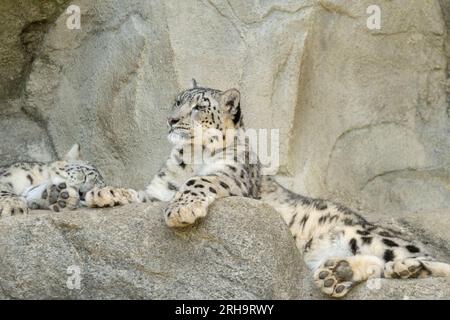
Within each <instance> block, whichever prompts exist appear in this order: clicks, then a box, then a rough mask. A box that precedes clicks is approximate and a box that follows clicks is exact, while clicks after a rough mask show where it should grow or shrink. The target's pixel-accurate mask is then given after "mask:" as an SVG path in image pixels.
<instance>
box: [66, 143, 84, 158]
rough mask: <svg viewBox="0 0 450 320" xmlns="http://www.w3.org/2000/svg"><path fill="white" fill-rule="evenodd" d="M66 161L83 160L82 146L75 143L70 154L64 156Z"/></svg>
mask: <svg viewBox="0 0 450 320" xmlns="http://www.w3.org/2000/svg"><path fill="white" fill-rule="evenodd" d="M64 160H67V161H74V160H81V150H80V145H79V144H78V143H75V144H74V145H73V146H72V148H70V150H69V152H67V153H66V155H65V156H64Z"/></svg>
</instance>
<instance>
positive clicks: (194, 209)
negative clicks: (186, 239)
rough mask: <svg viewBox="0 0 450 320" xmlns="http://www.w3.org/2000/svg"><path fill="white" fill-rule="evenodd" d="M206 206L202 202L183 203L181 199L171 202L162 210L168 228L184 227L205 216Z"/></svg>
mask: <svg viewBox="0 0 450 320" xmlns="http://www.w3.org/2000/svg"><path fill="white" fill-rule="evenodd" d="M207 210H208V208H207V206H206V204H205V203H204V202H203V201H195V200H194V201H192V202H184V201H183V200H181V199H178V200H175V201H172V202H171V203H170V204H169V206H168V207H167V208H166V209H165V210H164V216H165V220H166V223H167V225H168V226H169V227H173V228H177V227H186V226H189V225H191V224H193V223H194V222H195V221H196V220H197V219H198V218H201V217H204V216H206V213H207Z"/></svg>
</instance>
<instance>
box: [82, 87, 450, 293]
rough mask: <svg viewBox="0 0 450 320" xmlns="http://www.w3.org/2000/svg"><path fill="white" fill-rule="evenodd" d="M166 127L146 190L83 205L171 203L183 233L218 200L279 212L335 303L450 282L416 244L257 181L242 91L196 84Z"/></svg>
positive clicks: (96, 197) (102, 195)
mask: <svg viewBox="0 0 450 320" xmlns="http://www.w3.org/2000/svg"><path fill="white" fill-rule="evenodd" d="M168 125H169V140H170V141H171V142H172V144H173V149H172V151H171V154H170V156H169V158H168V160H167V162H166V164H165V166H164V167H163V168H162V169H161V170H160V171H159V173H158V174H157V175H156V176H155V177H154V178H153V180H152V182H151V183H150V185H149V186H148V187H147V188H146V190H145V191H135V190H132V189H117V188H112V187H105V188H96V189H94V190H92V191H91V192H89V193H88V194H87V195H86V203H87V205H88V206H91V207H105V206H114V205H118V204H125V203H129V202H145V201H169V205H168V206H167V208H166V209H165V212H164V215H165V219H166V222H167V224H168V226H170V227H184V226H187V225H190V224H193V223H194V222H195V221H196V220H197V219H199V218H202V217H205V216H206V214H207V212H208V207H209V205H210V204H211V203H212V202H213V201H215V200H216V199H219V198H223V197H229V196H243V197H250V198H255V199H261V200H262V201H264V202H266V203H268V204H270V205H271V206H272V207H274V208H275V209H276V210H277V211H278V212H280V214H281V215H282V217H283V219H284V221H285V222H286V224H287V225H288V227H289V229H290V231H291V232H292V235H293V236H294V238H295V241H296V245H297V247H298V249H299V250H300V252H301V253H302V255H303V258H304V260H305V262H306V264H307V265H308V266H309V267H310V269H311V270H312V272H313V274H314V281H315V282H316V284H317V286H318V287H319V288H320V289H321V290H322V291H323V292H324V293H325V294H327V295H330V296H332V297H342V296H344V295H345V294H346V293H347V292H348V291H349V290H350V289H351V288H352V287H353V286H355V285H356V284H357V283H360V282H362V281H365V280H367V279H369V278H376V277H387V278H421V277H428V276H450V265H448V264H446V263H442V262H437V261H435V260H434V259H433V258H432V257H430V256H429V254H428V253H426V251H425V249H424V248H423V247H422V246H421V245H420V244H418V243H414V242H412V241H409V240H406V239H405V238H404V236H403V235H401V234H399V233H397V232H394V231H392V230H389V229H386V228H383V227H381V226H377V225H374V224H372V223H370V222H368V221H366V220H365V219H364V218H363V217H361V216H360V215H358V214H357V213H355V212H353V211H351V210H349V209H348V208H345V207H342V206H340V205H337V204H335V203H332V202H329V201H324V200H320V199H312V198H308V197H304V196H301V195H298V194H295V193H293V192H291V191H289V190H286V189H285V188H283V187H282V186H281V185H279V184H278V183H277V182H276V181H275V180H274V179H273V178H271V177H268V176H263V175H261V171H260V165H259V162H258V161H256V162H252V161H250V160H251V159H252V156H253V154H252V153H251V152H250V150H249V145H248V141H247V139H245V134H244V124H243V119H242V112H241V106H240V93H239V91H237V90H235V89H231V90H227V91H225V92H222V91H219V90H215V89H210V88H201V87H197V86H196V84H195V82H194V86H193V88H191V89H188V90H185V91H183V92H181V93H180V94H179V95H178V96H177V98H176V101H175V103H174V105H173V108H172V112H171V114H170V117H169V119H168ZM198 132H202V133H203V134H202V135H200V136H199V135H198V134H197V133H198ZM205 133H206V134H205ZM194 149H195V150H200V152H197V153H196V152H193V150H194Z"/></svg>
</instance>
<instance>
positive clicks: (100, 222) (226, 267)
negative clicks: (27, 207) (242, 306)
mask: <svg viewBox="0 0 450 320" xmlns="http://www.w3.org/2000/svg"><path fill="white" fill-rule="evenodd" d="M0 256H1V257H2V258H1V259H0V298H3V299H5V298H7V299H47V298H58V299H67V298H73V299H298V298H301V297H304V296H308V294H309V293H308V292H304V291H303V290H302V286H305V284H303V282H305V280H303V278H302V277H303V274H304V272H305V270H303V264H302V263H301V259H300V257H299V254H298V252H297V250H296V248H295V245H294V241H293V239H292V237H291V235H290V234H289V231H288V229H287V227H286V226H285V224H284V222H283V221H282V219H281V217H280V216H279V215H278V214H277V213H276V212H274V211H273V210H272V209H271V208H269V207H267V206H265V205H263V204H261V203H260V202H259V201H256V200H250V199H240V198H228V199H224V200H221V201H218V202H217V203H216V204H214V206H213V207H212V208H211V211H210V214H209V215H208V217H207V219H205V220H204V221H203V222H200V223H199V224H197V225H196V226H194V227H192V228H189V229H188V230H182V231H180V230H178V231H174V230H171V229H169V228H167V227H166V226H165V223H164V221H163V217H162V205H145V204H142V205H129V206H124V207H119V208H113V209H102V210H101V209H98V210H80V211H73V212H66V213H61V214H56V213H48V212H35V213H33V214H31V215H28V216H20V217H12V218H4V219H1V220H0ZM69 267H71V268H75V269H70V270H77V269H76V268H79V270H80V271H81V278H82V279H81V284H80V285H81V287H80V288H81V290H77V289H73V290H71V289H69V288H68V286H67V281H68V279H69V280H70V279H72V278H71V273H70V274H67V270H68V268H69ZM70 270H69V271H70ZM71 272H72V271H71ZM308 281H309V280H308ZM70 283H72V284H73V283H76V282H70ZM306 285H308V284H306ZM72 288H73V287H72Z"/></svg>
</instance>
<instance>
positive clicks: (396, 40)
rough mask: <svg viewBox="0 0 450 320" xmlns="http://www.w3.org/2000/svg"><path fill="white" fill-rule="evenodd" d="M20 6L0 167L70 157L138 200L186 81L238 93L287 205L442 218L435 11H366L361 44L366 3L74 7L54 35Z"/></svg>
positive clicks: (444, 105)
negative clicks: (75, 153)
mask: <svg viewBox="0 0 450 320" xmlns="http://www.w3.org/2000/svg"><path fill="white" fill-rule="evenodd" d="M13 2H14V3H15V1H6V2H4V3H5V4H9V5H10V6H11V3H13ZM22 2H23V3H26V1H21V3H22ZM29 2H30V3H31V2H32V3H33V4H34V6H28V7H27V10H29V11H30V12H32V13H29V14H28V13H27V12H28V11H26V10H24V13H23V14H24V16H26V17H28V18H27V19H25V18H23V19H22V20H24V19H25V20H26V22H24V21H25V20H24V21H22V22H21V23H16V22H14V24H13V22H11V21H10V20H11V19H12V18H11V15H8V17H9V18H8V19H9V20H8V21H9V22H7V23H6V28H5V30H6V31H4V33H3V34H2V36H3V38H5V34H6V35H7V36H8V35H15V37H16V38H17V37H19V38H20V36H17V35H18V34H19V35H20V34H21V33H23V30H30V29H29V28H28V29H26V28H27V25H28V24H29V23H30V22H29V21H31V22H32V21H41V20H42V19H43V18H42V17H41V16H39V15H38V13H39V14H41V15H45V17H46V18H45V19H46V21H47V24H46V26H48V28H47V29H46V28H43V27H40V28H37V27H36V28H37V30H35V29H36V28H34V29H33V30H34V31H33V32H32V33H31V34H34V35H35V36H34V37H32V39H34V40H33V41H32V42H31V43H32V45H31V46H29V47H30V48H32V49H30V50H32V57H33V58H29V57H28V56H26V57H28V58H23V59H21V60H20V61H16V60H11V63H9V64H7V67H5V66H4V65H1V67H2V69H1V70H2V72H4V74H8V75H9V74H14V76H13V78H14V81H13V80H11V81H6V82H5V81H4V80H2V81H4V82H2V83H1V86H2V91H0V106H1V108H0V110H1V113H0V114H1V117H2V121H3V122H5V121H6V122H7V123H8V125H5V126H2V127H1V128H0V130H1V133H2V136H6V137H7V138H6V139H7V141H14V142H17V145H18V146H19V147H18V148H17V150H13V149H14V148H12V147H10V146H8V145H6V144H5V145H2V146H0V154H1V158H0V161H1V163H6V162H10V161H11V160H13V159H17V158H29V157H35V158H40V159H49V158H52V157H55V156H56V155H57V154H62V153H63V152H64V151H65V149H67V148H68V147H69V146H70V145H71V144H72V143H74V142H75V141H79V142H81V143H82V145H83V151H84V155H85V157H86V158H88V159H89V160H92V161H93V162H94V163H96V164H97V165H98V166H99V167H100V168H101V169H102V171H103V172H104V173H105V176H106V178H107V179H108V180H109V181H110V183H111V184H117V185H126V186H130V187H136V188H141V187H143V186H145V184H146V183H148V181H149V180H150V178H151V176H152V175H153V174H154V173H155V172H156V170H157V169H158V168H159V167H160V166H161V164H162V162H163V159H164V158H165V156H166V155H167V153H168V150H169V146H168V144H167V143H166V138H165V132H166V124H165V118H166V116H167V112H168V109H169V106H170V104H171V101H172V99H173V97H174V95H175V94H176V93H177V92H178V91H179V90H181V89H182V88H185V87H186V86H187V85H188V83H189V81H190V79H191V78H192V77H195V78H196V79H197V80H198V82H199V83H200V84H203V85H207V86H211V87H217V88H220V89H227V88H230V87H237V88H238V89H240V90H241V92H242V100H243V103H242V106H243V108H244V115H245V118H246V124H247V126H248V127H254V128H277V129H280V135H281V168H280V172H279V174H280V179H281V180H282V181H283V183H285V184H286V185H287V186H289V187H292V188H293V189H295V190H296V191H298V192H302V193H304V194H308V195H311V196H318V197H319V196H320V197H328V198H333V199H336V200H339V201H341V202H344V203H346V204H349V205H352V206H353V207H363V208H366V209H373V210H376V211H384V212H392V211H419V210H435V209H441V208H450V195H449V193H450V190H449V183H450V182H449V181H450V173H449V171H450V169H449V167H450V134H449V132H450V120H449V112H448V109H449V101H450V99H449V100H447V97H448V95H449V92H450V89H449V80H448V78H449V74H448V70H449V68H448V61H449V60H450V59H449V57H450V51H449V47H450V45H449V43H450V42H449V31H448V30H449V24H448V23H449V16H450V14H449V12H450V9H449V8H450V6H449V4H448V2H446V1H438V0H434V1H421V0H413V1H406V0H405V1H387V0H380V1H377V3H378V4H379V5H380V7H381V10H382V28H381V30H373V31H371V30H369V29H368V28H367V26H366V19H367V17H368V14H367V13H366V8H367V6H368V5H370V4H372V2H373V1H368V0H363V1H338V0H320V1H319V0H301V1H299V0H296V1H294V0H292V1H277V0H272V1H265V2H257V3H254V4H251V5H250V3H249V2H248V1H243V0H231V1H227V2H226V1H216V0H208V1H199V0H187V1H175V0H169V1H144V0H135V1H126V2H125V1H119V0H105V1H103V0H102V1H88V0H82V1H76V4H77V5H79V6H80V7H81V11H82V19H81V27H82V28H81V30H69V29H68V28H67V27H66V19H67V17H68V15H67V14H65V13H64V12H63V11H64V9H65V8H66V7H67V6H68V4H69V3H65V2H62V1H55V2H54V4H53V7H51V8H53V9H51V8H50V9H48V10H47V11H46V9H45V8H46V7H45V8H44V7H42V8H41V7H39V5H38V4H36V3H35V2H33V1H29ZM74 3H75V2H74ZM405 3H407V5H405ZM5 12H6V11H5ZM54 12H58V14H59V13H60V12H63V13H62V14H60V15H59V18H57V19H56V17H55V18H53V17H54V16H55V15H56V14H55V13H54ZM52 19H53V20H52ZM55 19H56V20H55ZM446 23H447V24H446ZM33 25H34V26H36V25H37V24H36V23H33ZM5 43H6V42H5ZM4 47H5V45H3V47H2V48H4ZM2 50H3V51H2V61H5V59H7V58H8V59H12V58H10V57H13V56H17V54H16V53H15V51H12V50H13V49H11V48H9V49H8V50H9V51H8V50H6V51H5V50H4V49H2ZM17 50H18V49H17ZM17 50H16V51H17ZM11 68H16V69H17V70H19V69H20V70H27V72H26V73H25V76H23V74H24V73H23V72H21V71H20V72H19V71H17V70H16V71H15V73H14V72H11V71H8V70H10V69H11ZM5 70H6V71H5ZM19 75H20V76H19ZM11 79H12V78H11ZM12 83H15V86H16V87H17V86H20V87H21V88H22V89H21V91H20V90H19V91H17V90H16V91H14V90H11V85H12ZM23 119H26V120H23ZM23 121H29V122H30V125H29V126H28V125H27V129H26V130H25V129H19V127H20V128H22V127H23V126H24V124H22V123H23ZM11 126H13V127H16V128H17V129H16V130H11V129H9V128H11ZM4 139H5V138H4ZM30 150H31V151H30ZM33 150H39V152H34V151H33ZM24 152H27V153H26V156H23V153H24Z"/></svg>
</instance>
